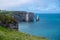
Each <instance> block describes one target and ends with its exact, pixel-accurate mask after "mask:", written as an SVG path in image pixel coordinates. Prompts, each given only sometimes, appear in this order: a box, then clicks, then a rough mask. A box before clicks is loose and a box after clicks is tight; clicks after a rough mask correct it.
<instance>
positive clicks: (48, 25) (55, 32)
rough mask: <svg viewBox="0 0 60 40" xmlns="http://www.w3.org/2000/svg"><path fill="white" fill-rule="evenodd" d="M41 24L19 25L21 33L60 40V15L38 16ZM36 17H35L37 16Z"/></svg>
mask: <svg viewBox="0 0 60 40" xmlns="http://www.w3.org/2000/svg"><path fill="white" fill-rule="evenodd" d="M36 15H38V16H39V18H40V21H39V22H36V21H34V22H32V23H24V22H22V23H19V31H21V32H25V33H28V34H31V35H35V36H42V37H46V38H48V39H49V40H60V14H36ZM36 15H35V16H36Z"/></svg>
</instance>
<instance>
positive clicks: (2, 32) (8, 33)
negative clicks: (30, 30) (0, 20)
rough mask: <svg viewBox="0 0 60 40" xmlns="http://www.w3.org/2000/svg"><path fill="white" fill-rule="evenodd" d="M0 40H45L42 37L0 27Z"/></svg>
mask: <svg viewBox="0 0 60 40" xmlns="http://www.w3.org/2000/svg"><path fill="white" fill-rule="evenodd" d="M0 40H47V39H46V38H44V37H37V36H32V35H29V34H25V33H22V32H18V31H14V30H11V29H7V28H3V27H1V26H0Z"/></svg>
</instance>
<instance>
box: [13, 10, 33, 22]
mask: <svg viewBox="0 0 60 40" xmlns="http://www.w3.org/2000/svg"><path fill="white" fill-rule="evenodd" d="M12 17H14V18H15V19H17V20H18V21H20V22H33V21H34V13H31V12H24V11H21V12H20V11H15V12H13V14H12Z"/></svg>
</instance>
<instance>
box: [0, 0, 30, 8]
mask: <svg viewBox="0 0 60 40" xmlns="http://www.w3.org/2000/svg"><path fill="white" fill-rule="evenodd" d="M29 2H30V0H0V9H7V8H9V7H14V6H17V5H20V6H21V5H23V4H27V3H29Z"/></svg>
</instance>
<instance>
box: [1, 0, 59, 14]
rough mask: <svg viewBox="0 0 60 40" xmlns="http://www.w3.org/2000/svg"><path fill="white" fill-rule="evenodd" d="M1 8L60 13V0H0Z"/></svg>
mask: <svg viewBox="0 0 60 40" xmlns="http://www.w3.org/2000/svg"><path fill="white" fill-rule="evenodd" d="M0 9H2V10H18V11H30V12H36V13H37V12H38V13H49V12H51V13H54V12H55V13H57V12H58V13H60V0H0Z"/></svg>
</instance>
